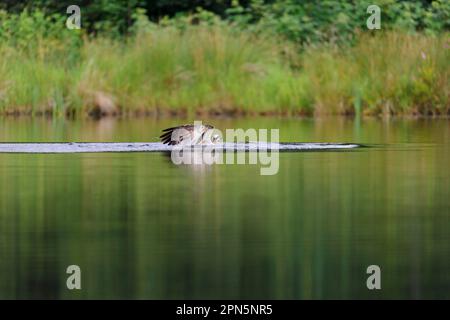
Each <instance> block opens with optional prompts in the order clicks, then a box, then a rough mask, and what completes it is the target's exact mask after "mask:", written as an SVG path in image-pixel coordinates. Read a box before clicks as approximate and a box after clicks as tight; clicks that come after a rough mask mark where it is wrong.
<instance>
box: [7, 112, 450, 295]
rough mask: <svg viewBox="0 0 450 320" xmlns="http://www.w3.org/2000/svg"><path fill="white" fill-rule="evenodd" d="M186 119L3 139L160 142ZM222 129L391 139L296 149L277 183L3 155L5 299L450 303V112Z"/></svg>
mask: <svg viewBox="0 0 450 320" xmlns="http://www.w3.org/2000/svg"><path fill="white" fill-rule="evenodd" d="M179 122H180V121H179V120H178V121H176V120H152V119H142V120H105V121H100V122H95V121H78V122H70V121H61V120H44V119H41V120H30V119H21V120H13V119H2V120H0V126H1V127H0V141H2V142H6V141H8V142H10V141H155V140H156V139H155V137H156V136H158V134H159V130H160V129H161V128H163V127H165V126H169V125H172V124H176V123H179ZM182 122H183V121H182ZM209 122H210V123H213V124H215V125H217V126H218V127H219V128H221V129H225V128H233V127H243V128H249V127H255V128H280V136H281V140H283V141H317V142H323V141H327V142H358V143H366V144H373V145H375V146H374V147H372V148H367V149H361V150H358V151H351V152H302V153H282V154H280V169H279V173H278V174H277V175H274V176H261V175H259V166H258V165H216V166H209V167H208V166H175V165H173V164H172V163H171V162H170V159H168V158H167V157H166V156H164V155H163V154H159V153H128V154H117V153H106V154H59V155H56V154H53V155H25V154H0V190H1V193H0V298H8V299H10V298H64V299H72V298H102V299H103V298H150V299H155V298H171V299H172V298H181V299H184V298H224V299H225V298H233V299H239V298H255V299H257V298H276V299H278V298H279V299H281V298H288V299H310V298H313V299H320V298H369V299H372V298H374V299H377V298H450V273H449V270H450V256H449V252H450V235H449V227H450V221H449V216H450V215H449V213H450V183H449V182H450V170H449V163H450V148H449V147H450V121H448V120H389V121H382V120H376V119H370V120H363V121H360V122H355V121H352V120H349V119H343V118H339V119H334V118H329V119H316V120H299V119H295V120H279V119H242V120H217V119H216V120H210V121H209ZM71 264H77V265H79V266H80V267H81V269H82V290H80V291H69V290H67V288H66V278H67V275H66V273H65V270H66V267H67V266H68V265H71ZM371 264H377V265H379V266H380V267H381V270H382V290H380V291H369V290H367V288H366V279H367V274H366V268H367V266H369V265H371Z"/></svg>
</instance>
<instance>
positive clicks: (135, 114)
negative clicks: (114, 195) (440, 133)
mask: <svg viewBox="0 0 450 320" xmlns="http://www.w3.org/2000/svg"><path fill="white" fill-rule="evenodd" d="M192 117H198V118H207V119H245V118H281V119H323V118H341V119H342V118H347V119H390V118H393V119H433V120H434V119H437V120H440V119H450V109H449V111H448V112H447V113H436V114H423V113H408V112H407V113H373V114H366V113H363V114H360V115H358V114H356V113H304V112H276V111H273V112H258V111H238V112H217V111H209V112H204V111H193V112H188V111H183V112H180V111H179V110H178V111H167V110H166V111H156V110H142V111H125V112H117V113H113V114H101V113H83V114H78V113H75V112H74V113H66V114H55V113H53V112H48V111H47V112H42V111H37V112H36V111H25V112H22V111H20V112H19V111H13V112H11V111H7V112H0V119H44V118H48V119H66V120H74V121H75V120H83V119H87V120H102V119H118V120H119V119H136V120H137V119H188V118H192Z"/></svg>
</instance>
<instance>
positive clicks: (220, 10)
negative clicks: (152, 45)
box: [0, 0, 450, 43]
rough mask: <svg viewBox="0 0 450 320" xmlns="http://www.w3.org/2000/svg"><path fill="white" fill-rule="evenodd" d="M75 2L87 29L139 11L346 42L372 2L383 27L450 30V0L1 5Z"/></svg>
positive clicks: (14, 9) (56, 9) (165, 18)
mask: <svg viewBox="0 0 450 320" xmlns="http://www.w3.org/2000/svg"><path fill="white" fill-rule="evenodd" d="M72 4H76V5H79V6H80V8H81V10H82V24H83V28H85V29H86V30H87V32H88V33H97V32H107V33H109V34H110V35H112V36H116V35H121V34H124V33H128V32H129V31H130V30H134V29H136V27H135V26H134V24H135V23H136V21H137V17H138V16H137V15H136V13H138V12H139V13H140V14H141V15H142V14H144V15H146V17H147V19H148V20H149V21H152V22H161V21H162V22H164V23H166V24H167V23H172V24H174V25H177V26H178V27H180V28H185V27H186V26H187V25H189V24H197V23H201V22H207V23H218V22H221V23H223V22H227V23H232V24H233V25H235V26H237V27H239V28H245V29H251V30H254V31H256V32H263V33H276V34H278V35H282V36H284V37H286V38H288V39H291V40H293V41H295V42H298V43H316V42H324V41H327V42H340V43H342V42H344V43H345V42H349V41H351V40H353V39H354V36H355V34H357V32H358V30H361V29H365V28H366V20H367V18H368V16H369V14H368V13H367V12H366V10H367V7H368V6H369V5H371V4H376V5H378V6H380V8H381V14H382V16H381V19H382V28H383V29H403V30H407V31H410V32H411V31H424V32H426V33H428V34H435V33H438V32H441V31H444V30H449V29H450V1H448V0H434V1H431V0H412V1H400V0H378V1H373V0H358V1H356V0H352V1H348V0H323V1H312V0H308V1H298V0H245V1H242V0H241V1H239V0H218V1H212V0H187V1H186V0H108V1H107V0H99V1H91V0H78V1H74V0H70V1H64V0H63V1H56V0H33V1H22V2H20V3H18V2H16V1H12V0H6V1H2V2H1V3H0V9H3V10H6V11H7V12H8V13H10V14H18V15H21V14H22V13H23V12H24V10H28V11H29V12H34V10H35V9H39V10H40V11H42V10H43V12H45V13H47V14H48V15H50V16H53V15H55V14H57V15H61V16H65V14H66V8H67V7H68V6H69V5H72ZM3 17H4V16H3ZM0 32H1V30H0Z"/></svg>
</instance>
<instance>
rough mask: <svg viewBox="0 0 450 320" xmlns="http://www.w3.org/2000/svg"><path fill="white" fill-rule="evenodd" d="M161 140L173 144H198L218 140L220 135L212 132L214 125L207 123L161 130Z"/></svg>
mask: <svg viewBox="0 0 450 320" xmlns="http://www.w3.org/2000/svg"><path fill="white" fill-rule="evenodd" d="M160 139H161V142H162V143H164V144H168V145H169V146H174V145H200V144H211V143H217V142H220V136H219V135H218V134H214V127H213V126H211V125H209V124H205V125H203V124H200V125H192V124H185V125H182V126H177V127H171V128H167V129H164V130H163V134H162V135H161V136H160Z"/></svg>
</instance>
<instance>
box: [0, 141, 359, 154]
mask: <svg viewBox="0 0 450 320" xmlns="http://www.w3.org/2000/svg"><path fill="white" fill-rule="evenodd" d="M359 147H362V145H359V144H354V143H301V142H289V143H287V142H286V143H285V142H281V143H270V142H267V143H266V142H259V143H256V142H248V143H228V142H225V143H219V144H215V145H202V146H195V147H194V146H192V147H191V148H192V150H196V149H198V148H200V149H213V150H219V151H256V152H257V151H262V150H264V151H266V150H269V151H277V150H279V151H292V152H295V151H315V150H317V151H321V150H345V149H355V148H359ZM173 148H174V147H173V146H168V145H165V144H162V143H160V142H148V143H146V142H130V143H127V142H119V143H117V142H106V143H105V142H101V143H100V142H71V143H0V153H101V152H167V151H172V149H173Z"/></svg>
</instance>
